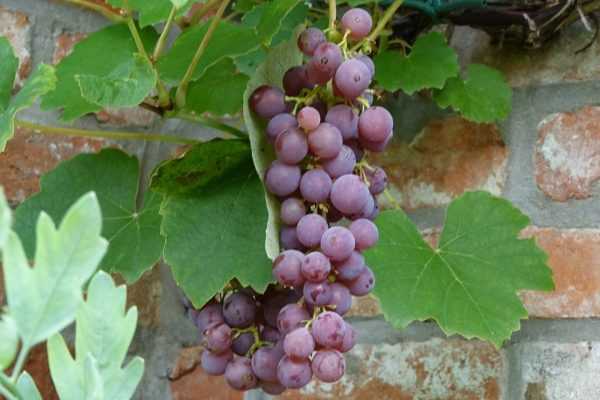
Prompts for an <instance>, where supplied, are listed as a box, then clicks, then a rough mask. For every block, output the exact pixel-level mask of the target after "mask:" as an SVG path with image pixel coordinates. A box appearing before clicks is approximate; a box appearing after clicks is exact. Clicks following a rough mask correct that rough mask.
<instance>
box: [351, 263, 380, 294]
mask: <svg viewBox="0 0 600 400" xmlns="http://www.w3.org/2000/svg"><path fill="white" fill-rule="evenodd" d="M374 286H375V275H373V271H372V270H371V268H369V267H365V269H364V270H363V272H361V274H360V275H359V276H358V278H356V279H354V280H353V281H350V282H348V289H350V293H352V294H353V295H354V296H365V295H367V294H369V293H371V290H373V287H374Z"/></svg>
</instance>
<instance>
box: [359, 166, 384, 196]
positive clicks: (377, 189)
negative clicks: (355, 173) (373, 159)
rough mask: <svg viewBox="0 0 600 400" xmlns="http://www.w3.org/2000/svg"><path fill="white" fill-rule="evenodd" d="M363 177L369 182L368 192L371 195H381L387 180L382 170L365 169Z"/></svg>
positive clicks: (377, 168) (376, 168)
mask: <svg viewBox="0 0 600 400" xmlns="http://www.w3.org/2000/svg"><path fill="white" fill-rule="evenodd" d="M365 175H366V176H367V181H368V182H369V191H370V192H371V194H373V195H378V194H380V193H383V191H384V190H385V188H386V186H387V182H388V178H387V174H386V173H385V171H384V170H383V168H380V167H375V168H373V169H368V168H367V169H366V170H365Z"/></svg>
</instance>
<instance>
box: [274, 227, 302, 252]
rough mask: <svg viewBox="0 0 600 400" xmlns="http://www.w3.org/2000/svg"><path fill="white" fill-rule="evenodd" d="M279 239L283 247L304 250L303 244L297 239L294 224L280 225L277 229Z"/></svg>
mask: <svg viewBox="0 0 600 400" xmlns="http://www.w3.org/2000/svg"><path fill="white" fill-rule="evenodd" d="M279 241H280V242H281V247H282V248H284V249H287V250H304V246H303V245H302V243H300V241H299V240H298V235H297V233H296V227H295V226H282V227H281V229H280V230H279Z"/></svg>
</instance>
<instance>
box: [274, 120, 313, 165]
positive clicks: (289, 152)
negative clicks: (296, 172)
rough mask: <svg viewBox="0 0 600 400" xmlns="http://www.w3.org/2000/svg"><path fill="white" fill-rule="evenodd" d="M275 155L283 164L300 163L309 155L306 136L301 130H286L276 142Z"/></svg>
mask: <svg viewBox="0 0 600 400" xmlns="http://www.w3.org/2000/svg"><path fill="white" fill-rule="evenodd" d="M275 153H276V154H277V158H278V159H279V161H281V162H283V163H286V164H297V163H299V162H300V161H302V160H303V159H304V157H306V155H307V154H308V142H307V140H306V135H305V134H304V132H302V131H301V130H300V129H299V128H288V129H286V130H285V131H283V132H281V133H280V134H279V135H278V136H277V139H276V140H275Z"/></svg>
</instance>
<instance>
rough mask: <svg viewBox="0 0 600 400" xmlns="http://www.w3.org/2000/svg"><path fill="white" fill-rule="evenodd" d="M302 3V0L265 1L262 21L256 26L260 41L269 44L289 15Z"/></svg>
mask: <svg viewBox="0 0 600 400" xmlns="http://www.w3.org/2000/svg"><path fill="white" fill-rule="evenodd" d="M299 3H300V0H274V1H270V2H269V3H265V4H264V6H265V8H264V10H263V12H262V15H261V18H260V21H259V23H258V25H257V26H256V30H257V31H258V37H259V38H260V41H261V42H262V43H263V44H264V45H266V46H268V45H270V44H271V40H272V39H273V37H274V36H275V34H276V33H277V32H279V29H280V28H281V26H282V23H283V22H284V21H285V18H286V17H287V15H288V14H289V13H290V12H291V11H292V10H293V9H294V8H295V7H296V6H297V5H298V4H299Z"/></svg>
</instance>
